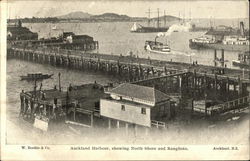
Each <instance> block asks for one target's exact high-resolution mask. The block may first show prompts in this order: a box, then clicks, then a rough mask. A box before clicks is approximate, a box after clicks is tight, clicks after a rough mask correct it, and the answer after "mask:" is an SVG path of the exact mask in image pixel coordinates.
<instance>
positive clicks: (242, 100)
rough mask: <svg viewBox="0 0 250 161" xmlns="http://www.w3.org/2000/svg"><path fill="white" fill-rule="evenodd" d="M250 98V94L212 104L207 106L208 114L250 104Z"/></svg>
mask: <svg viewBox="0 0 250 161" xmlns="http://www.w3.org/2000/svg"><path fill="white" fill-rule="evenodd" d="M249 99H250V96H245V97H242V98H238V99H235V100H232V101H228V102H225V103H222V104H218V105H214V106H210V107H208V108H207V112H208V114H210V115H212V114H213V113H222V112H226V111H230V110H234V109H239V108H244V107H247V106H248V105H249V102H250V100H249Z"/></svg>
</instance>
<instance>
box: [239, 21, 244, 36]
mask: <svg viewBox="0 0 250 161" xmlns="http://www.w3.org/2000/svg"><path fill="white" fill-rule="evenodd" d="M244 34H245V30H244V23H243V22H242V21H241V22H240V35H241V36H244Z"/></svg>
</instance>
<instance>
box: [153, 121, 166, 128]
mask: <svg viewBox="0 0 250 161" xmlns="http://www.w3.org/2000/svg"><path fill="white" fill-rule="evenodd" d="M151 126H156V127H157V128H159V127H161V128H165V127H166V123H165V122H161V121H156V120H151Z"/></svg>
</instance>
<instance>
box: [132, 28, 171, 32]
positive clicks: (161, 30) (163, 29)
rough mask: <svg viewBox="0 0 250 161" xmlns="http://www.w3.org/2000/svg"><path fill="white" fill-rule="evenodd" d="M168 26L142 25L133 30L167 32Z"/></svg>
mask: <svg viewBox="0 0 250 161" xmlns="http://www.w3.org/2000/svg"><path fill="white" fill-rule="evenodd" d="M168 29H169V28H168V27H159V28H156V27H140V28H138V29H137V30H134V31H131V32H135V33H152V32H167V31H168Z"/></svg>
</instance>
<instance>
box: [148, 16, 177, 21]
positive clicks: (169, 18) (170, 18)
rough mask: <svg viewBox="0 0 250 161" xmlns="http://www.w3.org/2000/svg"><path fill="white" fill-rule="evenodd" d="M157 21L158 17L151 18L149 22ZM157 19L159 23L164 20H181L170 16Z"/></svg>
mask: <svg viewBox="0 0 250 161" xmlns="http://www.w3.org/2000/svg"><path fill="white" fill-rule="evenodd" d="M157 19H158V17H154V18H151V20H157ZM159 19H160V21H163V20H164V19H166V21H179V20H181V18H179V17H175V16H171V15H166V16H161V17H159Z"/></svg>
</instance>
